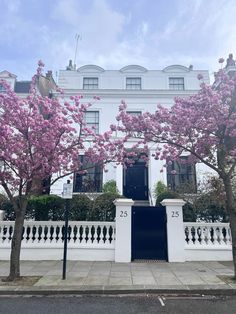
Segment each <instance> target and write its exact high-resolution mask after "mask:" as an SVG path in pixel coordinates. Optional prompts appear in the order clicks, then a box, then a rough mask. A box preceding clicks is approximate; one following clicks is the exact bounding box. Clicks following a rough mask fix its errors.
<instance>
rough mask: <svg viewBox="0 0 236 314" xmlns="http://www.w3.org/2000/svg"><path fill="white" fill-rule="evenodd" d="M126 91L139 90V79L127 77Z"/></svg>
mask: <svg viewBox="0 0 236 314" xmlns="http://www.w3.org/2000/svg"><path fill="white" fill-rule="evenodd" d="M126 89H134V90H137V89H141V77H127V78H126Z"/></svg>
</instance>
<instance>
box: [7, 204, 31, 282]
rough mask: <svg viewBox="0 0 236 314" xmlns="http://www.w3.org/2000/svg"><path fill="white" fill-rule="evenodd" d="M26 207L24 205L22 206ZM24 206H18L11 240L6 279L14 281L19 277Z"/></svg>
mask: <svg viewBox="0 0 236 314" xmlns="http://www.w3.org/2000/svg"><path fill="white" fill-rule="evenodd" d="M23 207H26V206H23ZM24 218H25V208H18V210H17V211H16V220H15V225H14V232H13V238H12V242H11V256H10V273H9V276H8V277H7V278H6V281H14V280H16V279H18V278H19V277H20V250H21V240H22V233H23V226H24Z"/></svg>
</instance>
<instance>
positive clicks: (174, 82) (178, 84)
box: [169, 77, 184, 90]
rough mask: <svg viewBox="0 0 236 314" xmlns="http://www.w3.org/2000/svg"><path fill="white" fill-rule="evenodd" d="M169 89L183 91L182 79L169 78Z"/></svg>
mask: <svg viewBox="0 0 236 314" xmlns="http://www.w3.org/2000/svg"><path fill="white" fill-rule="evenodd" d="M169 89H172V90H184V78H183V77H170V78H169Z"/></svg>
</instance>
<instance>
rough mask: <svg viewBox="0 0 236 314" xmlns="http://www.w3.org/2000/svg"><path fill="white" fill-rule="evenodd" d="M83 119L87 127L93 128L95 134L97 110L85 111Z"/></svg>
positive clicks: (97, 130)
mask: <svg viewBox="0 0 236 314" xmlns="http://www.w3.org/2000/svg"><path fill="white" fill-rule="evenodd" d="M84 119H85V122H86V124H87V126H88V127H89V128H94V131H95V133H96V134H98V133H99V111H86V112H85V114H84Z"/></svg>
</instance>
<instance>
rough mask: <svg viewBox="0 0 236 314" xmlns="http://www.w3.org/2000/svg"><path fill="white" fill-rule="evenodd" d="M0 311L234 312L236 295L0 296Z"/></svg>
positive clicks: (93, 313)
mask: <svg viewBox="0 0 236 314" xmlns="http://www.w3.org/2000/svg"><path fill="white" fill-rule="evenodd" d="M0 313H1V314H2V313H4V314H13V313H14V314H23V313H24V314H29V313H34V314H39V313H40V314H41V313H43V314H52V313H53V314H54V313H56V314H64V313H66V314H72V313H73V314H76V313H79V314H85V313H86V314H90V313H91V314H96V313H103V314H110V313H111V314H116V313H119V314H120V313H121V314H130V313H135V314H142V313H145V314H149V313H155V314H156V313H158V314H159V313H168V314H172V313H181V314H185V313H186V314H193V313H194V314H195V313H196V314H199V313H204V314H208V313H214V314H218V313H220V314H222V313H227V314H231V313H232V314H233V313H234V314H235V313H236V297H235V296H231V297H219V296H217V297H214V296H205V297H190V296H188V297H183V296H179V297H173V296H168V297H161V296H158V295H136V296H119V295H117V296H84V295H83V296H46V297H45V296H11V297H4V296H1V297H0Z"/></svg>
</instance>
